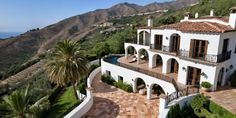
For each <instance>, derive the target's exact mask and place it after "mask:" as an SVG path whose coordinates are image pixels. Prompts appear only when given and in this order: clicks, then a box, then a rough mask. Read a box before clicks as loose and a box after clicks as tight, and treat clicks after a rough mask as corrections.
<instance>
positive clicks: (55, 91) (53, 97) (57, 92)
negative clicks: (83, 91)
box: [48, 86, 63, 103]
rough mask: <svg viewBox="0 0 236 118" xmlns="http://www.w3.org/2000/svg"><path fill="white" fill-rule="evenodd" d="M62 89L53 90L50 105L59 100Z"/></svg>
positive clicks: (57, 87)
mask: <svg viewBox="0 0 236 118" xmlns="http://www.w3.org/2000/svg"><path fill="white" fill-rule="evenodd" d="M62 89H63V88H62V87H60V86H55V87H54V88H53V91H52V93H51V94H50V95H49V97H48V100H49V101H50V103H53V102H54V101H55V99H56V98H57V96H58V94H59V93H60V92H61V91H62Z"/></svg>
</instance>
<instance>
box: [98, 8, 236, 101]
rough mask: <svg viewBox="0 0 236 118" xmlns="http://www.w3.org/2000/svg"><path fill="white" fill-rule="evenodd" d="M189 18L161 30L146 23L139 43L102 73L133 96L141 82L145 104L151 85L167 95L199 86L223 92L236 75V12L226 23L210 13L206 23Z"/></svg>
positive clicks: (106, 63) (139, 32) (104, 66)
mask: <svg viewBox="0 0 236 118" xmlns="http://www.w3.org/2000/svg"><path fill="white" fill-rule="evenodd" d="M189 16H190V15H189V14H186V15H185V18H184V20H181V22H179V23H175V24H170V25H163V26H160V27H153V20H152V17H149V18H148V26H147V27H142V28H138V30H137V40H136V41H134V42H133V43H125V47H124V48H125V55H124V57H120V58H116V59H117V62H115V63H111V62H112V61H110V62H109V61H106V60H105V59H103V60H102V63H101V64H102V73H103V74H109V75H111V76H112V77H113V78H114V79H115V80H116V81H118V80H122V81H124V82H127V83H129V84H132V86H133V89H134V91H137V90H138V87H137V78H141V79H142V80H143V81H144V82H145V85H146V89H147V98H148V99H151V93H152V87H153V85H155V84H156V85H158V86H160V87H161V88H162V89H163V91H164V93H165V94H170V93H173V92H175V91H176V90H177V89H179V88H178V87H180V86H182V87H184V86H199V85H200V84H201V82H203V81H207V82H209V83H211V84H212V88H211V89H212V91H215V90H216V89H217V88H218V87H219V86H224V85H225V84H226V83H227V81H228V77H229V76H230V75H231V74H232V73H233V72H234V71H235V70H236V8H232V9H231V12H230V16H229V17H227V18H226V17H217V16H214V12H213V11H211V13H210V16H207V17H201V18H198V13H197V14H196V15H195V17H196V18H190V17H189ZM105 58H106V57H105ZM111 60H113V59H111ZM117 63H118V64H117ZM173 80H174V81H175V82H172V81H173Z"/></svg>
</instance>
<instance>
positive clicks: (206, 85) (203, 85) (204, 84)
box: [201, 81, 212, 88]
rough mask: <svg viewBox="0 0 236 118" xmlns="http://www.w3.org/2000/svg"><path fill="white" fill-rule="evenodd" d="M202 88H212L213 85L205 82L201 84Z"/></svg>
mask: <svg viewBox="0 0 236 118" xmlns="http://www.w3.org/2000/svg"><path fill="white" fill-rule="evenodd" d="M201 86H202V87H204V88H211V86H212V85H211V83H209V82H206V81H205V82H202V83H201Z"/></svg>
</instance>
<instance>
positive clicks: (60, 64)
mask: <svg viewBox="0 0 236 118" xmlns="http://www.w3.org/2000/svg"><path fill="white" fill-rule="evenodd" d="M81 52H82V51H81V50H80V47H79V43H78V42H74V41H69V40H64V41H60V42H58V43H57V45H56V47H55V48H54V49H53V50H52V52H51V53H49V55H48V56H47V58H46V63H45V69H46V73H47V74H48V76H49V79H50V81H51V82H52V83H55V84H57V85H60V86H66V85H67V84H68V83H71V85H72V86H73V90H74V95H75V97H76V99H78V96H77V93H76V83H77V82H79V81H78V80H80V78H82V77H83V76H86V75H87V73H88V61H87V59H86V58H85V57H84V56H83V55H82V53H81Z"/></svg>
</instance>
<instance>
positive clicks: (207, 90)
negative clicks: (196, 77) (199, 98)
mask: <svg viewBox="0 0 236 118" xmlns="http://www.w3.org/2000/svg"><path fill="white" fill-rule="evenodd" d="M201 89H202V90H203V91H205V92H210V88H205V87H202V88H201Z"/></svg>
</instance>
